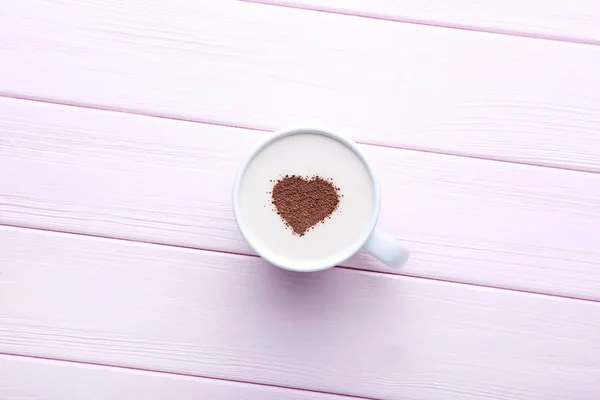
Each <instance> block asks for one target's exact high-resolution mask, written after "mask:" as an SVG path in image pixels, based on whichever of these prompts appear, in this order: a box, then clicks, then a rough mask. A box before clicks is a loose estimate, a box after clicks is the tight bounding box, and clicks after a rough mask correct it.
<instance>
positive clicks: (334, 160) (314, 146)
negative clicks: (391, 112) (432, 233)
mask: <svg viewBox="0 0 600 400" xmlns="http://www.w3.org/2000/svg"><path fill="white" fill-rule="evenodd" d="M286 174H287V175H300V176H304V177H307V178H308V177H311V176H314V175H319V176H321V177H323V178H331V179H332V180H333V181H334V183H335V185H336V186H338V187H339V188H340V192H339V193H340V194H342V195H343V197H342V198H341V199H340V200H341V202H340V206H339V207H338V210H337V211H336V212H335V213H334V214H333V215H332V216H331V218H330V219H328V220H326V221H325V222H323V223H320V224H318V225H316V226H315V227H314V228H313V229H311V230H309V231H308V232H306V233H305V234H304V236H298V235H295V234H294V233H293V232H292V230H291V229H289V228H287V227H286V225H285V224H284V222H283V221H282V220H281V218H280V216H279V215H277V213H276V212H275V211H274V206H273V205H272V204H271V195H270V194H269V192H271V190H272V189H273V185H274V182H275V181H276V180H277V179H279V178H281V177H282V176H284V175H286ZM239 195H240V218H241V222H242V223H243V224H244V226H245V230H244V232H245V234H246V238H247V239H248V240H249V241H250V242H251V243H252V244H253V245H254V246H257V247H258V248H260V249H261V251H262V252H263V253H264V254H263V255H264V256H266V257H267V258H269V259H271V260H272V261H273V262H275V263H278V264H282V265H290V264H291V265H294V266H296V267H300V268H306V269H311V268H313V266H314V265H316V264H319V265H323V264H331V263H334V262H337V261H339V260H340V257H343V256H344V255H346V254H347V253H348V251H349V249H354V248H356V247H357V246H358V245H360V244H361V242H362V239H364V234H365V231H366V230H368V229H369V227H370V224H371V222H372V216H373V214H374V212H375V211H374V207H373V201H374V198H375V193H373V183H372V180H371V176H370V174H369V171H368V170H367V168H366V166H365V165H364V163H363V162H362V160H361V159H360V158H359V156H358V155H357V154H355V153H354V152H353V151H352V149H350V148H348V147H347V146H345V145H344V144H343V143H341V142H339V141H337V140H335V139H332V138H330V137H328V136H323V135H319V134H314V133H299V134H295V135H291V136H285V137H283V138H281V139H279V140H277V141H275V142H273V143H271V144H270V145H269V146H267V147H266V148H264V149H262V150H261V151H260V152H259V153H258V154H257V155H256V156H255V157H254V159H253V160H252V161H251V162H250V164H249V166H248V168H247V170H246V172H245V174H244V176H243V177H242V183H241V190H240V194H239Z"/></svg>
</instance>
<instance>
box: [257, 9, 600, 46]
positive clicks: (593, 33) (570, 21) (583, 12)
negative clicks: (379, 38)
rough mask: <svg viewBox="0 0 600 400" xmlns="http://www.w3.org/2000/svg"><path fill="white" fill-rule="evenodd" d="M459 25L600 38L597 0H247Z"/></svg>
mask: <svg viewBox="0 0 600 400" xmlns="http://www.w3.org/2000/svg"><path fill="white" fill-rule="evenodd" d="M246 1H252V2H255V3H265V4H277V5H284V6H289V7H299V8H305V9H309V10H319V11H328V12H334V13H341V14H348V15H356V16H362V17H370V18H378V19H385V20H391V21H404V22H413V23H418V24H428V25H434V26H445V27H454V28H459V29H470V30H480V31H484V32H495V33H502V34H508V35H522V36H530V37H538V38H547V39H554V40H564V41H569V42H575V43H589V44H600V8H599V7H598V3H597V2H595V1H593V0H574V1H568V2H566V1H562V0H550V1H547V0H545V1H540V0H525V1H521V0H504V1H491V2H490V1H485V0H454V1H448V0H433V1H426V0H246Z"/></svg>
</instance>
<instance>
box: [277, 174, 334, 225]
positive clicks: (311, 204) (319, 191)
mask: <svg viewBox="0 0 600 400" xmlns="http://www.w3.org/2000/svg"><path fill="white" fill-rule="evenodd" d="M338 192H339V188H338V187H336V186H335V185H334V184H333V183H332V182H331V181H330V180H327V179H323V178H321V177H320V176H313V177H310V178H308V179H306V178H303V177H301V176H297V175H285V176H284V177H283V178H281V179H279V180H278V181H277V182H276V183H275V185H274V186H273V190H272V192H271V200H272V203H273V205H274V206H275V209H276V210H277V214H279V216H280V217H281V219H283V221H284V222H285V223H286V224H287V225H288V226H289V227H290V228H291V229H292V231H293V232H294V233H295V234H297V235H299V236H303V235H304V234H305V233H306V231H308V230H309V229H310V228H312V227H313V226H315V225H316V224H318V223H320V222H323V221H325V220H326V219H327V218H329V217H330V216H331V214H333V212H334V211H335V210H336V209H337V208H338V205H339V203H340V195H339V194H338Z"/></svg>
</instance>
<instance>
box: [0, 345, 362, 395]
mask: <svg viewBox="0 0 600 400" xmlns="http://www.w3.org/2000/svg"><path fill="white" fill-rule="evenodd" d="M0 398H1V399H2V400H43V399H44V400H50V399H52V400H81V399H86V400H106V399H140V400H141V399H144V400H173V399H176V400H198V399H203V400H241V399H244V400H270V399H273V400H313V399H314V400H344V399H346V400H352V399H353V397H347V396H337V395H333V394H323V393H315V392H307V391H301V390H293V389H283V388H277V387H270V386H262V385H251V384H245V383H237V382H229V381H220V380H214V379H206V378H198V377H191V376H181V375H173V374H165V373H157V372H148V371H139V370H132V369H126V368H115V367H106V366H97V365H86V364H79V363H71V362H64V361H54V360H41V359H33V358H27V357H16V356H6V355H0Z"/></svg>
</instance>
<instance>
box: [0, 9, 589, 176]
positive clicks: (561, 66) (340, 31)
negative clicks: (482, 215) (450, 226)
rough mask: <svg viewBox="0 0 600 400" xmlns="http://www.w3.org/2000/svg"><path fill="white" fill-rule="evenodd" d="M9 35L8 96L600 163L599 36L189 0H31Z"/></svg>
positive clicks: (5, 60)
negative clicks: (557, 37)
mask: <svg viewBox="0 0 600 400" xmlns="http://www.w3.org/2000/svg"><path fill="white" fill-rule="evenodd" d="M307 27H310V29H306V28H307ZM0 37H2V41H3V43H4V44H3V45H2V46H0V59H1V60H2V62H1V63H0V94H3V95H7V96H16V97H25V98H38V99H52V100H53V101H58V102H66V103H73V104H80V105H81V104H84V105H91V106H94V107H100V108H111V109H119V110H128V111H131V112H136V113H142V114H153V115H162V116H170V117H176V118H182V119H189V120H196V121H204V122H217V123H220V124H228V125H235V126H244V127H250V128H255V129H265V130H271V129H275V128H283V127H288V126H291V125H297V124H317V125H325V126H328V127H331V128H334V129H337V130H340V131H341V132H345V133H347V134H349V135H350V136H352V137H354V138H356V139H358V140H359V141H362V142H363V143H376V144H384V145H388V146H397V147H402V148H408V149H421V150H427V151H433V152H441V153H452V154H460V155H469V156H474V157H482V158H491V159H501V160H509V161H515V162H520V163H528V164H539V165H549V166H557V167H564V168H570V169H577V170H585V171H595V172H600V157H599V156H598V154H600V140H598V131H599V130H600V114H599V113H598V110H599V109H600V70H599V69H598V68H597V66H598V65H600V47H596V46H586V45H573V44H570V43H562V42H553V41H545V40H536V39H529V38H520V37H511V36H504V35H493V34H481V33H474V32H469V31H464V30H456V29H444V28H438V27H431V26H423V25H415V24H402V23H396V22H389V21H380V20H374V19H368V18H349V17H348V16H344V15H336V14H331V13H318V12H312V11H303V10H296V9H291V8H286V7H272V6H265V5H261V4H250V3H242V2H205V1H200V2H193V1H188V0H174V1H171V2H169V3H168V5H166V3H165V2H164V1H159V0H143V1H142V0H132V1H126V2H124V1H116V0H95V1H85V2H82V1H77V0H22V1H18V2H12V3H11V5H10V7H5V8H4V9H3V13H2V15H0ZM23 49H28V50H27V51H24V50H23Z"/></svg>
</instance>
